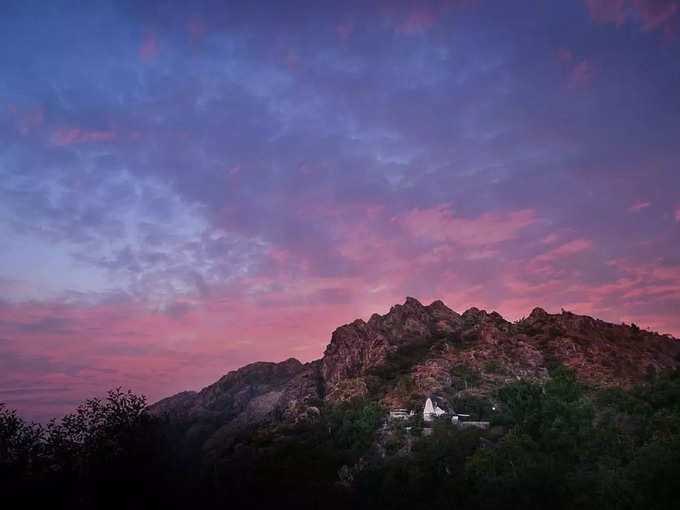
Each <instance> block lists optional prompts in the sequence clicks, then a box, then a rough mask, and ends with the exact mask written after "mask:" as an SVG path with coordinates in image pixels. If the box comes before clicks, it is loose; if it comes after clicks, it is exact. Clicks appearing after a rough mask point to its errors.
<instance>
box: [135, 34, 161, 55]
mask: <svg viewBox="0 0 680 510" xmlns="http://www.w3.org/2000/svg"><path fill="white" fill-rule="evenodd" d="M158 51H159V50H158V41H157V39H156V31H155V30H153V29H149V30H148V31H147V33H146V37H145V38H144V40H143V41H142V44H141V45H140V46H139V56H140V58H142V59H144V60H150V59H152V58H155V57H156V55H158Z"/></svg>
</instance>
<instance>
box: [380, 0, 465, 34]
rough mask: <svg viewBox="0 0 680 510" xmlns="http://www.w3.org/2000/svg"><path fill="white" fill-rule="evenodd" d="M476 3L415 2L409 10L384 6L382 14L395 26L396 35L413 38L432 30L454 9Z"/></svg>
mask: <svg viewBox="0 0 680 510" xmlns="http://www.w3.org/2000/svg"><path fill="white" fill-rule="evenodd" d="M474 3H476V0H440V1H435V0H428V1H423V2H413V3H412V4H411V6H409V7H408V8H407V9H401V8H398V7H394V6H393V5H391V4H384V5H383V7H382V8H381V12H382V14H383V15H384V16H385V18H386V19H387V21H388V23H389V24H390V25H392V26H393V29H394V33H395V34H396V35H398V36H412V35H417V34H423V33H425V32H428V31H430V30H432V29H433V28H434V27H436V26H437V25H439V24H440V23H441V21H442V19H443V18H444V16H445V14H446V13H447V12H449V11H451V10H452V9H454V8H456V7H458V6H461V5H469V4H474Z"/></svg>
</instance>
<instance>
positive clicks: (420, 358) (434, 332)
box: [150, 297, 680, 443]
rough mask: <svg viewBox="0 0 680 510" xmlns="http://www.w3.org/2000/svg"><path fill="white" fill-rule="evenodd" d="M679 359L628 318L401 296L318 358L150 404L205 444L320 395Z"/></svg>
mask: <svg viewBox="0 0 680 510" xmlns="http://www.w3.org/2000/svg"><path fill="white" fill-rule="evenodd" d="M679 362H680V341H679V340H677V339H674V338H671V337H669V336H664V335H659V334H657V333H652V332H649V331H644V330H640V329H639V328H636V327H632V326H626V325H615V324H609V323H606V322H603V321H600V320H597V319H593V318H591V317H587V316H579V315H575V314H572V313H569V312H563V313H561V314H549V313H547V312H546V311H545V310H543V309H541V308H535V309H534V310H533V311H532V312H531V314H530V315H529V316H528V317H527V318H526V319H523V320H521V321H519V322H516V323H511V322H508V321H506V320H505V319H503V317H501V316H500V314H498V313H496V312H491V313H488V312H486V311H484V310H479V309H477V308H471V309H469V310H467V311H465V312H464V313H463V314H462V315H459V314H457V313H456V312H454V311H452V310H451V309H449V308H448V307H446V305H444V303H442V302H441V301H435V302H433V303H432V304H430V305H428V306H424V305H422V304H421V303H420V302H418V301H417V300H416V299H414V298H410V297H409V298H407V299H406V301H405V303H404V304H402V305H395V306H393V307H392V308H391V309H390V311H389V312H388V313H387V314H385V315H378V314H374V315H373V316H372V317H371V318H370V319H369V321H368V322H365V321H363V320H356V321H354V322H352V323H350V324H346V325H344V326H340V327H339V328H337V329H336V330H335V331H334V332H333V334H332V337H331V342H330V344H329V345H328V347H327V348H326V351H325V353H324V356H323V358H322V359H320V360H317V361H314V362H311V363H307V364H302V363H300V362H299V361H298V360H295V359H292V358H291V359H289V360H287V361H284V362H282V363H264V362H260V363H253V364H251V365H247V366H245V367H243V368H241V369H239V370H236V371H233V372H230V373H228V374H227V375H225V376H224V377H222V378H221V379H220V380H219V381H217V382H216V383H215V384H213V385H211V386H208V387H207V388H204V389H203V390H201V391H200V392H198V393H196V392H183V393H180V394H177V395H175V396H173V397H170V398H167V399H164V400H161V401H160V402H158V403H156V404H154V405H153V406H151V407H150V410H151V412H153V413H154V414H157V415H165V416H167V417H168V418H169V419H171V420H173V421H174V422H177V423H186V424H187V426H188V427H190V428H189V431H188V432H187V433H188V434H192V433H193V434H198V433H199V432H200V434H202V436H201V437H205V438H208V439H207V441H206V442H207V443H210V442H215V441H218V440H223V439H224V437H226V436H227V435H228V434H229V433H230V432H232V431H234V430H239V429H240V428H242V427H247V426H251V425H254V424H259V423H263V422H266V421H270V420H272V419H274V418H283V419H284V420H286V419H288V420H293V421H297V420H298V419H313V417H314V416H315V415H316V414H317V412H318V409H317V408H316V407H314V405H313V404H314V403H315V402H316V401H318V400H320V399H325V400H326V401H329V402H337V401H339V400H343V399H348V398H352V397H355V396H364V395H369V396H371V398H378V399H379V400H381V402H382V403H383V404H384V405H385V406H386V407H404V406H407V405H408V404H409V403H412V402H418V401H419V399H421V398H422V396H423V395H430V394H433V395H434V394H437V395H442V397H440V398H443V399H444V400H446V398H450V397H452V396H454V397H455V396H456V395H460V394H467V395H473V396H474V395H477V396H484V395H489V394H491V393H492V392H493V391H494V390H495V389H497V388H498V387H500V386H502V385H504V384H507V383H508V382H511V381H514V380H517V379H528V380H536V381H543V380H545V379H547V378H548V377H549V374H550V372H551V371H552V370H554V369H556V368H557V367H559V366H562V367H565V368H568V369H571V370H573V371H574V372H575V373H576V374H577V376H578V377H579V378H580V379H581V380H582V381H584V382H585V383H587V384H590V385H591V386H593V387H603V386H621V387H626V386H630V385H631V384H634V383H637V382H640V381H643V380H644V379H645V377H648V376H649V374H650V373H654V372H659V371H662V370H664V369H668V368H672V367H675V366H677V365H678V364H679ZM312 408H313V409H312ZM312 411H314V412H312ZM206 423H207V424H210V426H207V425H205V424H206ZM196 424H204V425H203V429H201V427H200V426H198V425H196ZM197 427H198V429H200V430H199V432H196V429H197ZM206 427H207V428H206Z"/></svg>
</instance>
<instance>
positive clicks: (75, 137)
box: [51, 126, 118, 147]
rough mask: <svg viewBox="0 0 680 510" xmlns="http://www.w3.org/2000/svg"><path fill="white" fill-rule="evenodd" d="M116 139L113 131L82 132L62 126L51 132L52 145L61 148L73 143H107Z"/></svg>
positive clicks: (78, 129) (76, 128)
mask: <svg viewBox="0 0 680 510" xmlns="http://www.w3.org/2000/svg"><path fill="white" fill-rule="evenodd" d="M117 137H118V134H117V132H116V131H115V130H103V131H83V130H81V129H80V128H78V127H73V126H62V127H59V128H56V129H55V130H54V131H53V132H52V136H51V141H52V145H56V146H58V147H62V146H65V145H71V144H74V143H90V142H108V141H111V140H114V139H116V138H117Z"/></svg>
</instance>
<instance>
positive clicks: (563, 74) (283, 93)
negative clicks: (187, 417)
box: [0, 0, 680, 420]
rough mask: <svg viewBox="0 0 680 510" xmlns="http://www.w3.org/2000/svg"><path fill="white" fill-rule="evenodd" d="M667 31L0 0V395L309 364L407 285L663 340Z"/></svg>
mask: <svg viewBox="0 0 680 510" xmlns="http://www.w3.org/2000/svg"><path fill="white" fill-rule="evenodd" d="M239 3H240V4H241V6H239V5H238V4H239ZM679 28H680V1H670V0H658V1H655V0H611V1H606V0H570V1H566V0H565V1H561V2H546V1H539V0H533V1H528V0H527V1H521V0H520V1H513V2H509V1H507V0H479V1H476V2H475V1H471V0H468V1H455V0H454V1H442V2H436V1H430V2H370V1H367V0H362V1H358V2H324V1H314V2H312V1H309V2H297V1H291V2H280V1H275V2H271V3H270V2H266V1H258V2H225V1H208V2H204V3H202V4H199V3H198V2H183V1H182V2H180V1H167V0H163V1H152V0H146V1H144V2H139V1H116V2H100V1H92V2H85V3H83V2H60V1H55V2H44V1H28V0H21V1H18V0H17V1H16V2H15V1H12V0H10V1H9V2H2V5H1V6H0V69H1V72H0V236H1V237H0V239H1V241H2V243H1V245H0V246H1V247H0V401H4V402H7V403H8V405H10V406H11V407H15V408H17V409H18V410H19V411H20V412H21V413H22V414H23V415H24V416H26V417H28V418H35V419H40V420H44V419H46V418H48V417H50V416H55V415H60V414H62V413H64V412H66V411H68V410H70V409H71V408H73V407H74V406H75V405H76V404H77V403H78V402H79V401H80V400H81V399H83V398H86V397H91V396H95V395H100V394H102V393H103V392H104V391H105V390H106V389H108V388H110V387H113V386H116V385H123V386H126V387H131V388H132V389H133V390H134V391H137V392H140V393H144V394H146V395H147V396H148V397H150V399H151V400H155V399H157V398H160V397H164V396H167V395H169V394H171V393H174V392H176V391H180V390H183V389H197V388H200V387H201V386H202V385H205V384H208V383H210V382H212V381H214V380H215V379H217V378H218V377H219V376H221V375H222V374H224V373H225V372H227V371H228V370H231V369H234V368H237V367H239V366H241V365H243V364H245V363H248V362H252V361H255V360H260V359H267V360H274V361H276V360H281V359H285V358H287V357H289V356H295V357H297V358H299V359H301V360H305V361H306V360H311V359H314V358H318V357H319V356H321V354H322V352H323V349H324V347H325V345H326V344H327V342H328V340H329V337H330V333H331V331H332V330H333V329H334V328H335V327H336V326H338V325H340V324H342V323H345V322H349V321H352V320H353V319H355V318H357V317H363V318H368V316H370V314H371V313H373V312H379V313H384V312H386V311H387V310H388V308H389V306H390V305H391V304H394V303H396V302H402V301H403V298H404V296H406V295H412V296H415V297H417V298H419V299H421V300H422V301H424V302H429V301H431V300H434V299H443V300H444V301H445V302H446V303H447V304H448V305H449V306H451V307H452V308H454V309H456V310H458V311H463V310H465V309H466V308H469V307H470V306H477V307H480V308H485V309H488V310H497V311H499V312H500V313H501V314H503V315H504V316H505V317H506V318H508V319H511V320H516V319H519V318H521V317H522V316H524V315H528V314H529V312H530V311H531V309H532V308H533V307H534V306H538V305H540V306H543V307H544V308H546V309H547V310H548V311H551V312H559V310H560V308H561V307H563V308H565V309H568V310H572V311H574V312H577V313H586V314H589V315H595V316H598V317H600V318H602V319H605V320H610V321H614V322H621V321H625V322H631V321H633V322H636V323H637V324H639V325H640V326H641V327H651V328H653V329H656V330H659V331H661V332H668V333H672V334H675V335H680V93H679V92H678V90H680V31H678V29H679Z"/></svg>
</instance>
